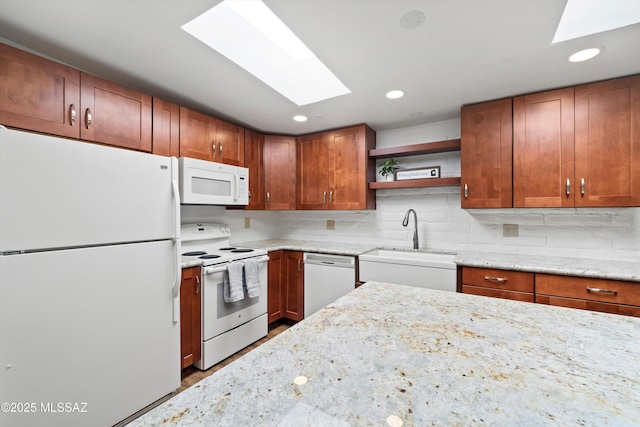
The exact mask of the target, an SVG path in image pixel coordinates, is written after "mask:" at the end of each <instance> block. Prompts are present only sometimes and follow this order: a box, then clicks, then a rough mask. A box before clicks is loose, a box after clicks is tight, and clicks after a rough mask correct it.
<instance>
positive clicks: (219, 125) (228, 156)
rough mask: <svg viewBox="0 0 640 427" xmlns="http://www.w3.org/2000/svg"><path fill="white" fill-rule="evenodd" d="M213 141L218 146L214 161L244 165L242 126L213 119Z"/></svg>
mask: <svg viewBox="0 0 640 427" xmlns="http://www.w3.org/2000/svg"><path fill="white" fill-rule="evenodd" d="M214 141H215V143H216V146H217V148H218V152H217V154H216V155H215V161H216V162H220V163H226V164H228V165H235V166H244V128H243V127H240V126H238V125H234V124H232V123H229V122H225V121H224V120H220V119H216V120H215V129H214Z"/></svg>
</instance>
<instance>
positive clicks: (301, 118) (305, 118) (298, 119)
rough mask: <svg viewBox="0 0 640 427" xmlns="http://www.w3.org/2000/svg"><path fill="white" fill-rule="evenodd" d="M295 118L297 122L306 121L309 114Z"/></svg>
mask: <svg viewBox="0 0 640 427" xmlns="http://www.w3.org/2000/svg"><path fill="white" fill-rule="evenodd" d="M293 120H295V121H296V122H306V121H307V116H293Z"/></svg>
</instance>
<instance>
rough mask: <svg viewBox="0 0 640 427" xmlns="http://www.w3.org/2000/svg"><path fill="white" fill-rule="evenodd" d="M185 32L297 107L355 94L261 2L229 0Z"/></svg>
mask: <svg viewBox="0 0 640 427" xmlns="http://www.w3.org/2000/svg"><path fill="white" fill-rule="evenodd" d="M182 29H183V30H185V31H186V32H188V33H189V34H191V35H192V36H194V37H196V38H197V39H199V40H200V41H202V42H203V43H205V44H207V45H208V46H209V47H211V48H212V49H215V50H216V51H218V52H219V53H220V54H222V55H224V56H226V57H227V58H228V59H230V60H231V61H233V62H235V63H236V64H238V65H239V66H240V67H242V68H244V69H245V70H246V71H248V72H249V73H251V74H253V75H254V76H255V77H257V78H258V79H260V80H262V81H263V82H264V83H266V84H267V85H269V86H271V87H272V88H273V89H275V90H276V91H278V92H279V93H281V94H282V95H284V96H285V97H286V98H288V99H289V100H290V101H292V102H293V103H295V104H296V105H298V106H301V105H306V104H311V103H314V102H318V101H322V100H324V99H328V98H333V97H336V96H340V95H344V94H347V93H350V90H349V89H348V88H347V87H346V86H345V85H344V84H342V82H341V81H340V80H339V79H338V78H337V77H336V76H335V75H334V74H333V73H332V72H331V71H330V70H329V69H328V68H327V67H326V66H325V65H324V64H323V63H322V62H320V60H319V59H318V58H317V57H316V56H315V55H314V54H313V52H311V50H309V49H308V48H307V46H305V44H304V43H303V42H302V41H301V40H300V39H298V37H297V36H296V35H295V34H293V32H292V31H291V30H290V29H289V28H288V27H287V26H286V25H285V24H284V23H283V22H282V21H281V20H280V19H279V18H278V17H277V16H276V15H275V14H274V13H273V12H272V11H271V10H270V9H269V8H268V7H267V6H266V5H265V4H264V3H263V2H262V1H260V0H225V1H223V2H222V3H219V4H218V5H216V6H215V7H213V8H211V9H209V10H208V11H206V12H205V13H203V14H202V15H200V16H198V17H197V18H195V19H193V20H192V21H190V22H188V23H187V24H185V25H183V26H182Z"/></svg>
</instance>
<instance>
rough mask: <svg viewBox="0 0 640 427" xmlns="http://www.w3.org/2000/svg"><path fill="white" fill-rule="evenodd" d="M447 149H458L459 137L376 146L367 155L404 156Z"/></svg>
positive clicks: (381, 156) (443, 151)
mask: <svg viewBox="0 0 640 427" xmlns="http://www.w3.org/2000/svg"><path fill="white" fill-rule="evenodd" d="M449 151H460V139H459V138H458V139H449V140H445V141H435V142H425V143H422V144H410V145H402V146H399V147H389V148H376V149H373V150H369V157H374V158H384V157H405V156H416V155H419V154H434V153H446V152H449Z"/></svg>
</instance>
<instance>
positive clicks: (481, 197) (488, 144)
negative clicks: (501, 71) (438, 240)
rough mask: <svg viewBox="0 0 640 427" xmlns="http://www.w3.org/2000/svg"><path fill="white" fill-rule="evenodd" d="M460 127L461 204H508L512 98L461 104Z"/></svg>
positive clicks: (491, 206) (509, 205)
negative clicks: (462, 105)
mask: <svg viewBox="0 0 640 427" xmlns="http://www.w3.org/2000/svg"><path fill="white" fill-rule="evenodd" d="M461 128H462V129H461V132H462V135H461V138H460V144H461V148H460V159H461V176H462V189H461V198H462V207H463V208H465V209H466V208H508V207H511V206H512V205H513V198H512V187H513V186H512V149H513V147H512V140H513V136H512V101H511V99H510V98H509V99H503V100H498V101H491V102H484V103H481V104H474V105H467V106H464V107H462V109H461Z"/></svg>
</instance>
